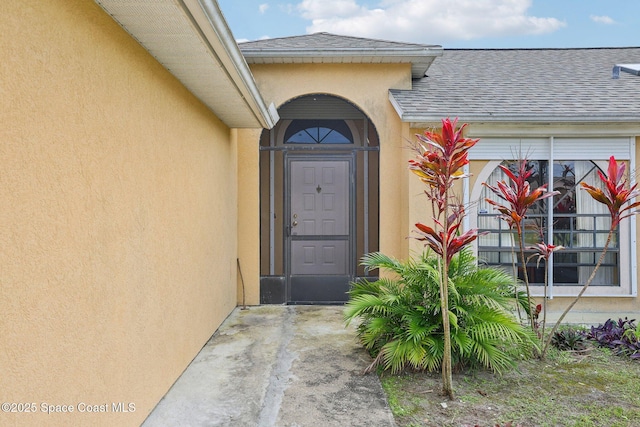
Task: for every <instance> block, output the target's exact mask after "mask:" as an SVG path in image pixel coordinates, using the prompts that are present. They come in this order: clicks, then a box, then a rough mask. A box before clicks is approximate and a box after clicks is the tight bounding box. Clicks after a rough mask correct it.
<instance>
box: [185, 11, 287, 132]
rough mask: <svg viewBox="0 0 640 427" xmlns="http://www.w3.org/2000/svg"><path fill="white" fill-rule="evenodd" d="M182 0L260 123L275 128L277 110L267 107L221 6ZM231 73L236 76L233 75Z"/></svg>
mask: <svg viewBox="0 0 640 427" xmlns="http://www.w3.org/2000/svg"><path fill="white" fill-rule="evenodd" d="M179 1H180V3H181V4H182V5H183V7H184V8H185V10H187V11H188V12H189V14H190V15H191V17H192V19H193V20H194V22H195V23H196V24H197V25H198V27H199V29H200V31H201V32H202V34H203V36H204V37H205V39H206V41H207V43H208V44H209V45H210V46H211V48H212V53H213V54H214V55H216V56H217V57H218V58H219V60H220V62H221V63H222V64H223V65H224V67H225V69H226V72H227V74H228V76H229V78H230V79H231V81H233V82H234V84H235V85H236V88H237V90H238V91H239V92H240V94H241V96H242V97H243V99H244V101H245V102H246V103H247V105H248V106H249V107H250V109H251V111H253V114H254V115H255V116H256V120H258V122H259V123H260V125H261V126H262V127H263V128H267V129H271V128H273V127H274V126H275V125H276V123H277V122H278V120H279V117H278V113H277V110H276V107H275V105H274V104H273V103H271V104H270V105H269V106H267V104H266V103H265V101H264V99H263V98H262V94H261V93H260V91H259V90H258V86H257V85H256V82H255V80H254V78H253V74H252V73H251V71H250V69H249V66H248V65H247V62H246V61H245V59H244V56H243V55H242V53H241V52H240V48H239V47H238V45H237V44H236V41H235V39H234V38H233V34H232V33H231V30H230V29H229V26H228V25H227V23H226V22H225V20H224V18H223V17H222V16H223V15H222V12H221V11H220V8H219V7H218V4H217V3H216V2H215V1H212V0H179ZM222 53H224V55H222ZM230 70H233V71H235V73H231V72H230Z"/></svg>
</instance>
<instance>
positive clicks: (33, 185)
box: [0, 0, 237, 426]
mask: <svg viewBox="0 0 640 427" xmlns="http://www.w3.org/2000/svg"><path fill="white" fill-rule="evenodd" d="M0 28H2V31H3V36H2V37H1V38H0V52H2V54H3V56H2V61H0V93H1V94H2V102H1V103H0V108H1V109H2V111H1V112H0V117H1V125H0V200H2V208H1V209H0V224H1V226H0V260H2V264H1V265H2V267H1V268H0V288H1V289H2V291H1V292H0V330H2V333H1V334H0V349H1V350H0V366H1V367H2V368H3V371H2V375H0V395H1V397H2V402H16V403H35V404H36V405H37V408H36V409H37V411H38V413H36V414H24V413H18V414H12V413H2V414H0V424H2V425H29V426H33V425H60V426H63V425H64V426H69V425H95V426H99V425H102V426H115V425H118V426H127V425H129V426H137V425H139V424H140V423H141V422H142V421H143V420H144V418H145V417H146V416H147V414H148V413H149V412H150V411H151V409H152V408H153V407H154V405H155V404H156V403H157V402H158V401H159V399H160V398H161V397H162V396H163V395H164V393H165V392H166V391H167V390H168V388H169V387H170V386H171V384H172V383H173V381H174V380H175V379H176V378H177V376H178V375H179V374H180V373H181V372H182V371H183V369H184V368H185V367H186V365H187V364H188V363H189V362H190V361H191V359H192V358H193V357H194V356H195V354H196V353H197V352H198V351H199V350H200V348H201V347H202V346H203V345H204V344H205V342H206V341H207V339H208V338H209V337H210V336H211V335H212V333H213V332H214V331H215V329H216V328H217V326H218V325H219V324H220V323H221V321H222V320H223V319H224V318H225V317H226V316H227V314H228V313H229V312H230V311H231V310H232V309H233V307H234V306H235V304H236V287H235V285H236V233H237V227H236V213H237V197H236V191H237V186H236V184H235V176H236V172H237V171H236V155H237V153H236V148H235V144H234V143H233V141H231V139H230V134H229V129H228V128H227V127H226V126H225V125H223V124H222V123H221V122H219V121H218V120H217V119H216V117H215V116H214V115H213V114H212V113H211V112H210V111H208V110H207V109H205V108H204V107H203V105H202V104H201V103H199V102H198V101H197V100H196V99H195V98H194V97H193V96H192V95H191V94H189V93H188V92H187V91H186V90H185V89H184V88H183V87H182V86H181V85H180V84H179V83H178V82H177V80H175V79H174V78H173V77H172V76H171V75H170V74H169V73H168V72H167V71H166V70H165V69H163V68H162V67H161V66H160V65H159V64H158V63H157V62H156V61H155V60H154V59H153V58H152V57H151V56H150V55H149V54H148V53H147V52H146V51H145V50H143V49H142V47H140V46H139V45H138V44H137V43H136V42H135V41H134V40H133V39H132V38H131V37H129V36H128V35H127V34H126V33H125V32H124V31H123V30H122V29H121V28H120V27H119V26H118V25H117V24H116V23H115V22H114V21H113V20H112V19H111V18H110V17H109V16H108V15H107V14H105V13H104V12H103V11H102V10H101V9H100V8H99V7H98V6H97V5H96V4H95V3H93V2H92V1H88V0H48V1H41V0H28V1H27V0H25V1H17V2H13V1H6V2H1V3H0ZM117 402H124V403H125V404H129V403H132V404H134V405H135V412H129V413H114V412H113V408H112V406H111V405H112V403H117ZM43 403H46V404H51V405H73V406H74V408H75V412H74V413H72V414H68V413H67V414H52V415H44V414H42V413H40V411H41V409H42V408H41V404H43ZM80 403H85V404H89V405H106V408H107V409H108V410H109V412H108V413H102V414H92V413H79V412H78V410H80V409H81V408H80V407H79V406H78V405H79V404H80ZM98 409H99V408H98Z"/></svg>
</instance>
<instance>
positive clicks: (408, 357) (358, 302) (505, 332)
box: [345, 249, 536, 373]
mask: <svg viewBox="0 0 640 427" xmlns="http://www.w3.org/2000/svg"><path fill="white" fill-rule="evenodd" d="M438 262H439V259H438V258H437V257H432V256H427V255H423V256H422V257H420V258H418V259H410V260H408V261H404V262H401V261H398V260H395V259H393V258H390V257H388V256H386V255H383V254H381V253H372V254H368V255H366V256H365V257H364V258H363V260H362V263H363V265H365V266H367V267H368V268H370V269H374V268H379V269H384V270H389V271H390V272H393V273H395V274H396V275H397V279H390V278H381V279H379V280H378V281H375V282H368V281H362V282H358V283H354V284H353V287H352V289H351V291H350V298H349V301H348V302H347V304H346V307H345V318H346V320H347V322H350V321H352V320H354V319H356V318H359V319H360V320H361V324H360V325H359V326H358V337H359V339H360V341H361V343H362V344H363V345H364V347H365V348H367V349H368V350H369V351H370V352H371V354H372V355H373V356H374V357H375V360H374V361H373V363H372V364H371V366H369V368H368V370H371V369H374V368H375V367H377V366H381V367H382V368H383V369H385V370H391V371H392V372H399V371H401V370H403V369H405V368H412V369H416V370H426V371H434V370H436V369H438V368H439V367H440V364H441V361H442V356H443V348H444V341H443V327H442V315H441V309H440V297H439V280H440V279H439V273H438V271H439V268H438ZM515 295H516V293H515V290H514V283H513V277H512V276H511V275H510V274H508V273H506V272H504V271H502V270H498V269H494V268H482V267H478V266H477V263H476V259H475V257H474V256H473V254H472V253H471V251H470V250H469V249H465V250H463V251H462V252H460V253H459V254H457V255H456V256H455V257H454V258H453V259H452V261H451V265H450V267H449V319H450V323H451V343H452V360H453V362H454V366H456V368H457V369H458V370H461V369H464V368H475V367H485V368H488V369H491V370H493V371H494V372H498V373H500V372H502V371H504V370H506V369H509V368H512V367H514V366H515V362H516V360H517V359H518V358H521V357H522V355H525V354H526V355H528V354H530V351H531V350H532V349H533V347H534V346H535V345H536V344H535V343H536V337H535V334H534V333H533V332H531V331H530V330H529V329H528V328H525V327H523V326H522V325H521V324H520V323H519V322H518V321H517V319H516V318H515V316H514V315H513V310H514V309H515V304H520V305H522V307H523V308H524V309H526V308H527V304H526V301H527V298H526V294H525V293H524V292H518V293H517V296H518V298H517V299H516V298H515Z"/></svg>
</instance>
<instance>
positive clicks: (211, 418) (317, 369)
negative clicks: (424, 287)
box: [143, 306, 395, 427]
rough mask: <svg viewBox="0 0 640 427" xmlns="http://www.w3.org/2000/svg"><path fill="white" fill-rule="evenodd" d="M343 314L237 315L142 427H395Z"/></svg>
mask: <svg viewBox="0 0 640 427" xmlns="http://www.w3.org/2000/svg"><path fill="white" fill-rule="evenodd" d="M342 310H343V308H342V307H335V306H334V307H331V306H329V307H327V306H258V307H250V308H248V309H246V310H241V309H239V308H237V309H236V310H234V311H233V312H232V314H231V315H230V316H229V317H228V318H227V319H226V320H225V322H224V323H223V324H222V325H221V326H220V328H219V329H218V331H217V332H216V333H215V334H214V336H213V337H212V338H211V340H210V341H209V342H208V343H207V344H206V345H205V347H204V348H203V349H202V351H201V352H200V353H199V354H198V356H197V357H196V358H195V359H194V361H193V362H192V363H191V364H190V365H189V367H188V368H187V369H186V370H185V372H184V373H183V374H182V376H181V377H180V378H179V379H178V380H177V381H176V383H175V384H174V385H173V387H172V388H171V389H170V390H169V392H168V393H167V394H166V396H165V397H164V398H163V399H162V400H161V401H160V403H158V405H157V406H156V408H155V409H154V410H153V411H152V412H151V414H150V415H149V417H148V418H147V420H146V421H145V422H144V424H143V426H145V427H154V426H163V427H164V426H192V427H196V426H243V427H245V426H259V427H270V426H283V427H284V426H286V427H298V426H299V427H306V426H323V427H325V426H336V427H337V426H340V427H343V426H367V427H372V426H376V427H378V426H381V427H382V426H395V422H394V420H393V416H392V415H391V411H390V409H389V406H388V404H387V401H386V398H385V395H384V392H383V390H382V387H381V385H380V382H379V380H378V378H377V377H376V376H375V375H362V371H363V370H364V368H365V367H366V366H367V365H368V364H369V363H370V358H369V356H368V354H367V353H366V352H365V351H364V349H363V348H362V347H361V346H360V345H359V344H358V343H357V341H356V337H355V329H354V327H353V326H350V327H349V328H345V327H344V321H343V317H342Z"/></svg>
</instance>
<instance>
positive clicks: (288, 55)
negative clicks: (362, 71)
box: [240, 46, 443, 78]
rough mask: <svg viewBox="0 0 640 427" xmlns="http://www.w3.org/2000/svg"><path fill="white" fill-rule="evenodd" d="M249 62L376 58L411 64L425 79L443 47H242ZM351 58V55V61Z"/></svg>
mask: <svg viewBox="0 0 640 427" xmlns="http://www.w3.org/2000/svg"><path fill="white" fill-rule="evenodd" d="M240 50H241V52H242V54H243V55H244V57H245V59H246V61H247V62H248V63H250V64H252V63H306V62H315V61H320V62H340V63H355V62H360V63H367V62H366V61H354V60H353V59H365V58H376V60H375V61H374V60H371V61H370V63H375V64H381V63H382V64H404V63H410V64H411V75H412V78H422V77H424V75H425V73H426V72H427V70H428V69H429V66H430V65H431V63H432V62H433V61H434V59H435V58H436V57H438V56H442V53H443V49H442V47H441V46H427V47H417V48H397V49H392V48H387V49H384V48H375V49H361V48H335V49H326V48H325V49H306V48H305V49H296V48H286V49H260V48H245V49H243V48H240ZM349 58H352V59H351V60H350V59H349Z"/></svg>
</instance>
